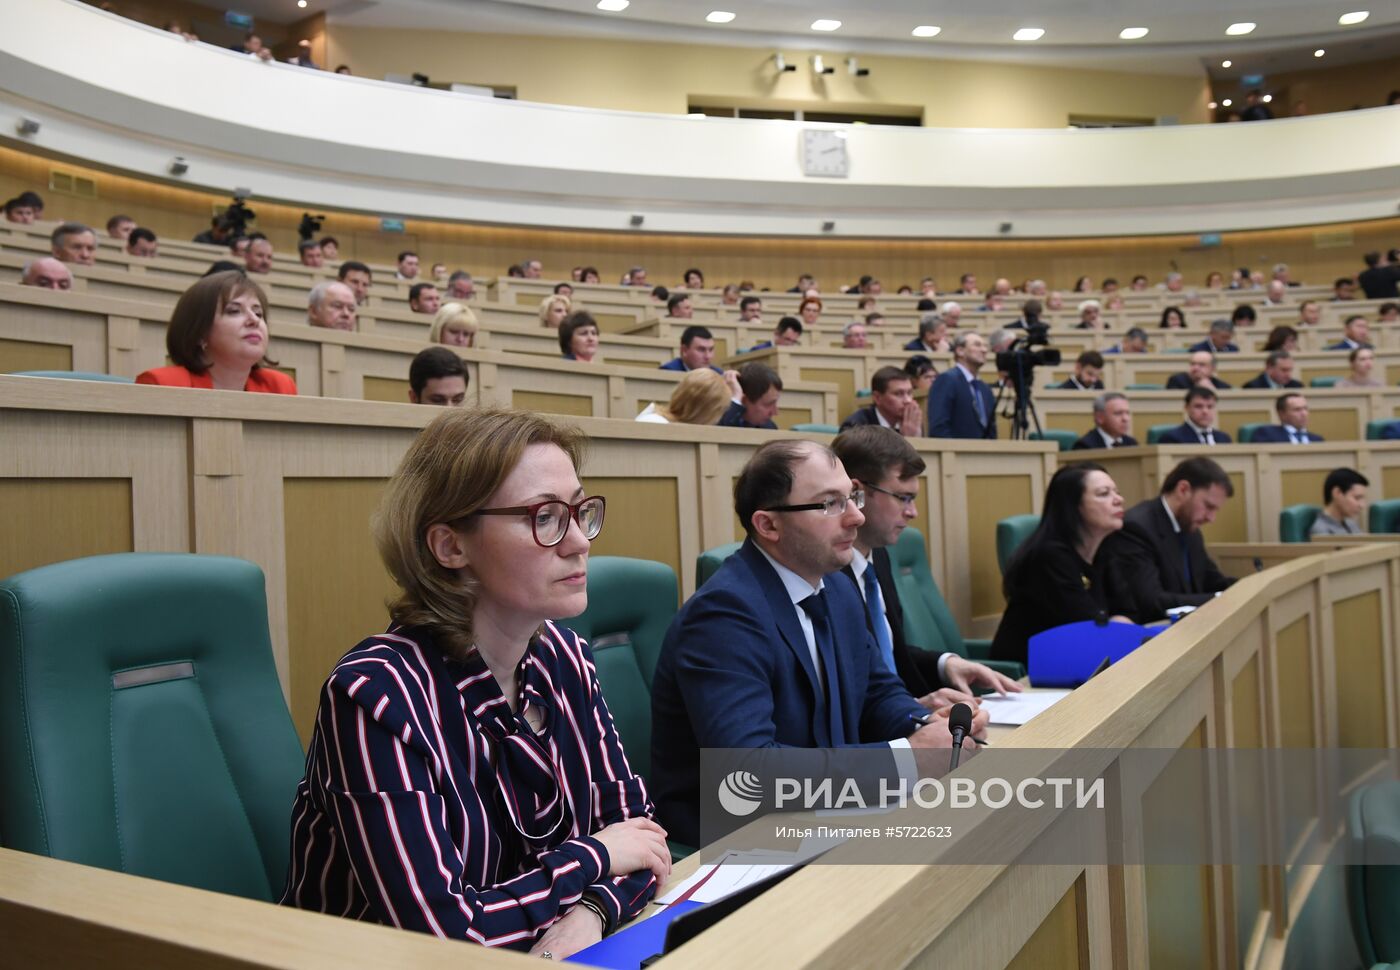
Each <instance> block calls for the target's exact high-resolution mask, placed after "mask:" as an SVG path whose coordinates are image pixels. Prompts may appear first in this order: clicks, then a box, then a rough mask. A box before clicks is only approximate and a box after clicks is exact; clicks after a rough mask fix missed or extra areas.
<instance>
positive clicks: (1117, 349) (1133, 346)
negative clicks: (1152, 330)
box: [1104, 327, 1147, 354]
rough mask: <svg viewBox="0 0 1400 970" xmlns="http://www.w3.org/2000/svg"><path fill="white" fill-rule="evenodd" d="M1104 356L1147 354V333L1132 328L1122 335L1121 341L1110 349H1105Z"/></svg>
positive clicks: (1138, 328) (1140, 329) (1139, 328)
mask: <svg viewBox="0 0 1400 970" xmlns="http://www.w3.org/2000/svg"><path fill="white" fill-rule="evenodd" d="M1104 353H1106V354H1145V353H1147V331H1146V330H1144V329H1142V328H1141V327H1133V328H1132V329H1130V330H1129V331H1128V332H1127V333H1125V334H1123V339H1122V340H1121V341H1119V342H1118V343H1117V344H1115V345H1114V346H1112V347H1109V348H1107V349H1106V350H1105V351H1104Z"/></svg>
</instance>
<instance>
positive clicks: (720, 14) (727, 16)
mask: <svg viewBox="0 0 1400 970" xmlns="http://www.w3.org/2000/svg"><path fill="white" fill-rule="evenodd" d="M705 19H706V20H708V21H709V22H710V23H712V24H727V23H729V22H730V21H731V20H733V19H734V14H733V13H731V12H730V11H728V10H711V11H710V12H709V13H707V14H705Z"/></svg>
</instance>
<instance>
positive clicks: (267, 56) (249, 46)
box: [229, 31, 273, 61]
mask: <svg viewBox="0 0 1400 970" xmlns="http://www.w3.org/2000/svg"><path fill="white" fill-rule="evenodd" d="M229 50H233V51H237V52H238V53H240V54H251V55H252V56H254V57H256V58H258V59H259V60H262V61H270V60H272V59H273V57H272V51H271V50H269V49H268V48H267V47H265V46H264V45H263V40H262V38H261V37H259V36H258V35H257V34H255V33H252V32H251V31H250V32H249V33H248V34H247V35H245V36H244V38H243V43H241V44H234V45H233V46H231V47H230V48H229Z"/></svg>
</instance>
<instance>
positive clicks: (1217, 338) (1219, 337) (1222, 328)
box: [1191, 317, 1240, 354]
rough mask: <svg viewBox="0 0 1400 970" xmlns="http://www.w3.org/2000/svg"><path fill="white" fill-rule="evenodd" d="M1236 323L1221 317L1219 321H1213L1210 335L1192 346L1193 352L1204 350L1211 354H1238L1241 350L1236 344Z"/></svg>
mask: <svg viewBox="0 0 1400 970" xmlns="http://www.w3.org/2000/svg"><path fill="white" fill-rule="evenodd" d="M1234 337H1235V322H1234V321H1233V320H1226V319H1225V318H1224V317H1221V318H1220V319H1219V320H1212V321H1211V323H1210V333H1209V334H1208V335H1207V336H1206V339H1205V340H1202V341H1201V342H1200V343H1198V344H1193V345H1192V346H1191V352H1192V353H1195V352H1196V351H1198V350H1204V351H1206V352H1207V353H1211V354H1238V353H1239V352H1240V348H1239V347H1238V345H1236V344H1235V342H1234Z"/></svg>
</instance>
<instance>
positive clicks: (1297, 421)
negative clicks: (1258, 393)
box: [1249, 392, 1326, 445]
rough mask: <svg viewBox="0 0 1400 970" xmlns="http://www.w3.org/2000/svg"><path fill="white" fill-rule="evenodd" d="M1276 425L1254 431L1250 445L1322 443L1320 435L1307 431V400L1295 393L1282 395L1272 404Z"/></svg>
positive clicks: (1265, 426) (1267, 425) (1268, 425)
mask: <svg viewBox="0 0 1400 970" xmlns="http://www.w3.org/2000/svg"><path fill="white" fill-rule="evenodd" d="M1274 411H1275V412H1276V413H1277V414H1278V422H1279V423H1278V424H1266V425H1264V426H1263V427H1262V428H1255V429H1254V436H1253V437H1252V438H1250V439H1249V443H1250V444H1252V445H1307V444H1312V443H1313V442H1315V441H1324V440H1326V439H1324V438H1323V437H1322V435H1320V434H1314V433H1313V432H1311V431H1309V430H1308V399H1307V398H1306V397H1304V396H1303V395H1301V394H1297V393H1292V392H1289V393H1284V394H1280V395H1279V396H1278V400H1277V401H1275V402H1274Z"/></svg>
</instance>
